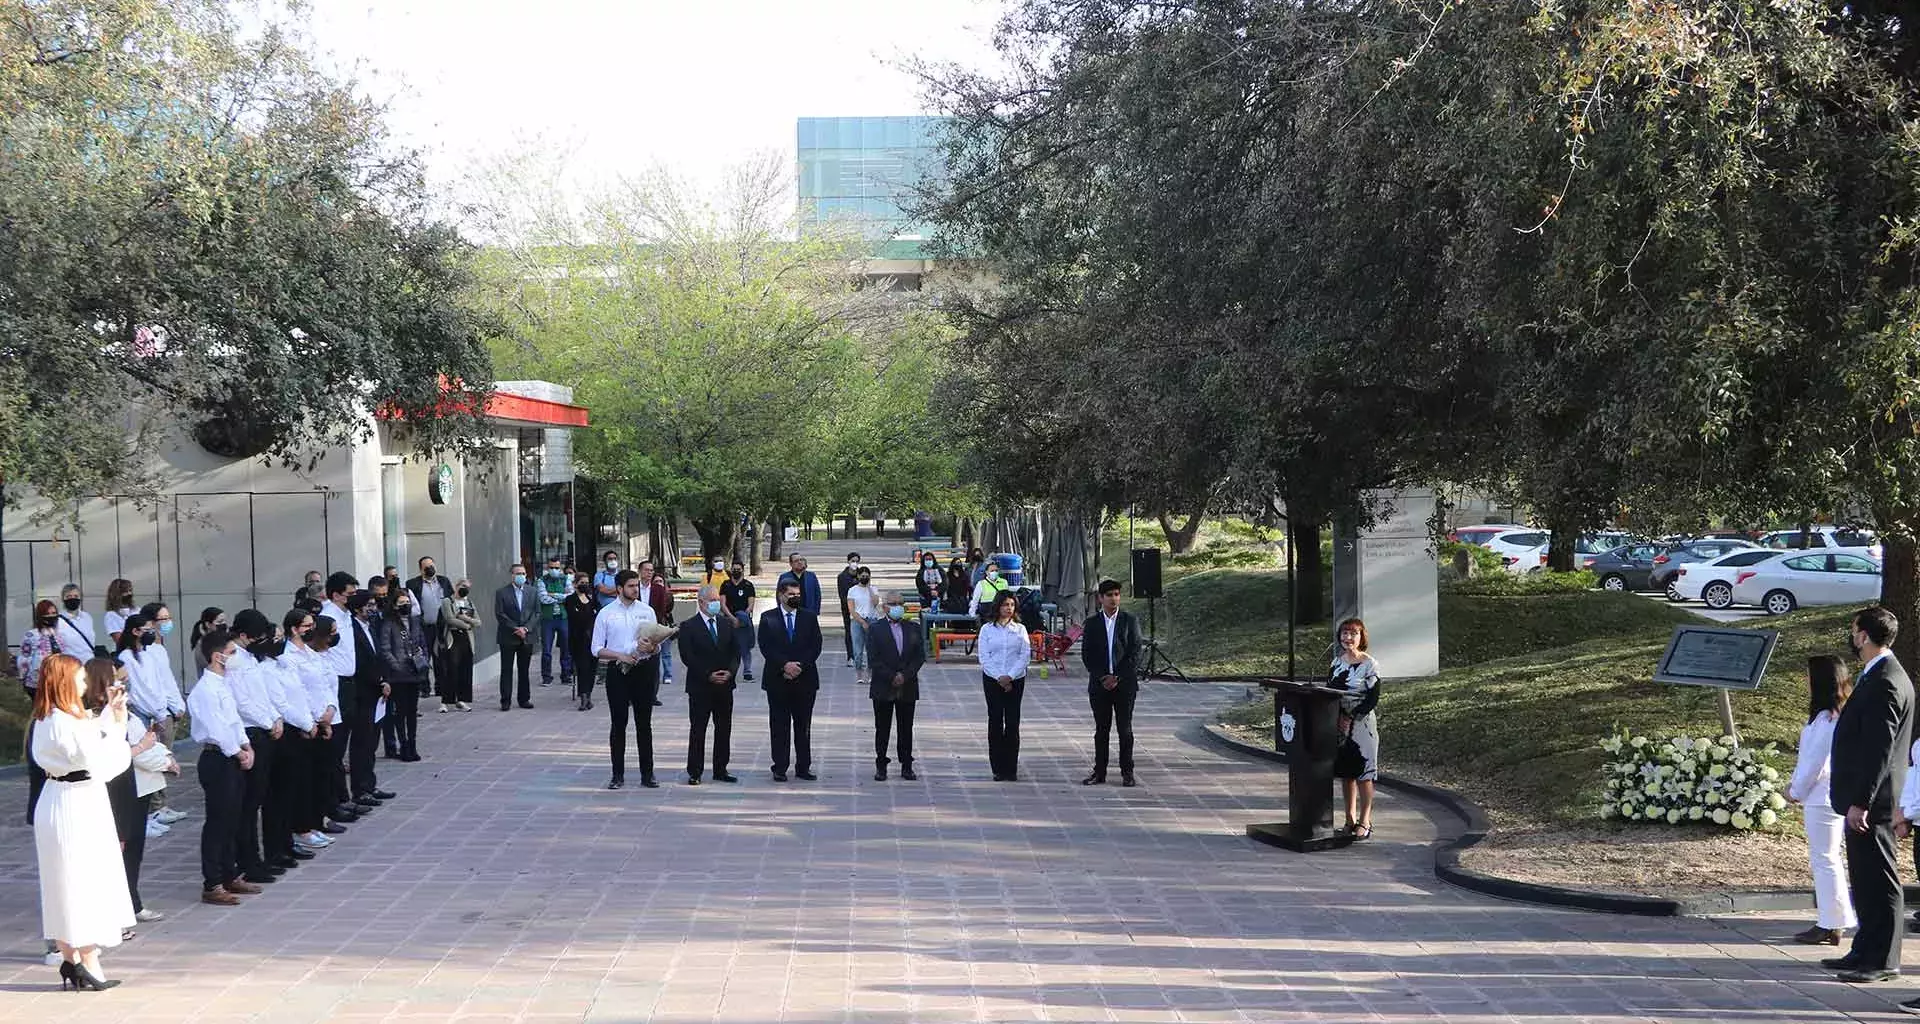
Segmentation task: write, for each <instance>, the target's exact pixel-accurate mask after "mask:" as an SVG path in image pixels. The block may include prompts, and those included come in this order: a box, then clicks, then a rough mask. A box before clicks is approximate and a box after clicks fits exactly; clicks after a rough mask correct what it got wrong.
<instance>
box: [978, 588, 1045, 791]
mask: <svg viewBox="0 0 1920 1024" xmlns="http://www.w3.org/2000/svg"><path fill="white" fill-rule="evenodd" d="M1032 659H1033V641H1032V640H1031V639H1029V638H1028V636H1027V627H1025V626H1023V625H1021V624H1020V601H1019V599H1018V598H1016V597H1014V596H1013V595H1012V594H1008V593H1002V594H1001V595H1000V596H999V598H997V599H996V600H995V601H994V604H993V620H992V621H990V622H988V623H987V624H986V625H984V626H981V627H980V684H981V687H982V689H983V690H984V691H985V692H986V696H987V761H988V762H989V763H990V764H991V765H992V767H993V781H995V782H1018V781H1020V702H1021V700H1022V699H1024V698H1025V697H1026V694H1027V665H1028V663H1029V662H1031V661H1032Z"/></svg>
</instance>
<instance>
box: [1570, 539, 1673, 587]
mask: <svg viewBox="0 0 1920 1024" xmlns="http://www.w3.org/2000/svg"><path fill="white" fill-rule="evenodd" d="M1666 551H1667V546H1666V545H1665V544H1656V543H1654V542H1652V541H1636V542H1634V543H1631V544H1622V545H1620V546H1619V547H1617V548H1614V549H1613V550H1612V551H1608V552H1606V553H1605V554H1602V555H1598V556H1595V558H1594V560H1593V563H1592V564H1591V565H1588V566H1587V568H1588V569H1590V570H1592V572H1593V574H1594V575H1595V576H1598V577H1599V578H1600V589H1602V590H1652V589H1653V584H1652V583H1651V582H1650V581H1649V579H1648V577H1649V576H1650V575H1651V574H1652V572H1653V560H1654V558H1656V557H1658V556H1660V555H1663V554H1665V553H1666Z"/></svg>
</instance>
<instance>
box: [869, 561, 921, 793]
mask: <svg viewBox="0 0 1920 1024" xmlns="http://www.w3.org/2000/svg"><path fill="white" fill-rule="evenodd" d="M881 601H882V603H883V605H884V606H885V608H886V611H887V621H885V622H883V623H877V624H875V625H873V626H870V627H868V628H867V667H868V669H869V670H870V671H872V673H873V680H872V682H869V683H868V684H867V696H868V697H870V698H872V699H873V781H875V782H885V781H887V732H888V730H889V729H890V728H894V727H897V728H898V730H899V733H898V735H899V740H898V744H899V746H898V747H897V748H896V751H897V753H899V755H900V777H901V778H903V779H906V780H907V781H909V782H911V781H913V780H915V779H917V778H919V777H920V776H918V775H915V774H914V773H913V707H914V702H915V701H917V700H919V699H920V666H921V665H922V664H924V663H925V662H926V660H927V648H926V641H924V640H923V639H921V636H920V624H919V623H917V622H908V621H906V606H905V605H902V604H901V603H900V595H899V594H897V593H894V592H892V591H888V592H887V593H885V594H883V595H881Z"/></svg>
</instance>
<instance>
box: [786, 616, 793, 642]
mask: <svg viewBox="0 0 1920 1024" xmlns="http://www.w3.org/2000/svg"><path fill="white" fill-rule="evenodd" d="M787 642H788V643H792V642H793V613H792V612H788V613H787Z"/></svg>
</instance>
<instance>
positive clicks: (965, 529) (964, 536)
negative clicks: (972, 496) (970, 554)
mask: <svg viewBox="0 0 1920 1024" xmlns="http://www.w3.org/2000/svg"><path fill="white" fill-rule="evenodd" d="M959 546H960V547H963V548H966V549H967V550H968V551H972V550H973V517H972V516H968V517H967V518H965V519H963V520H961V522H960V544H959Z"/></svg>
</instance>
